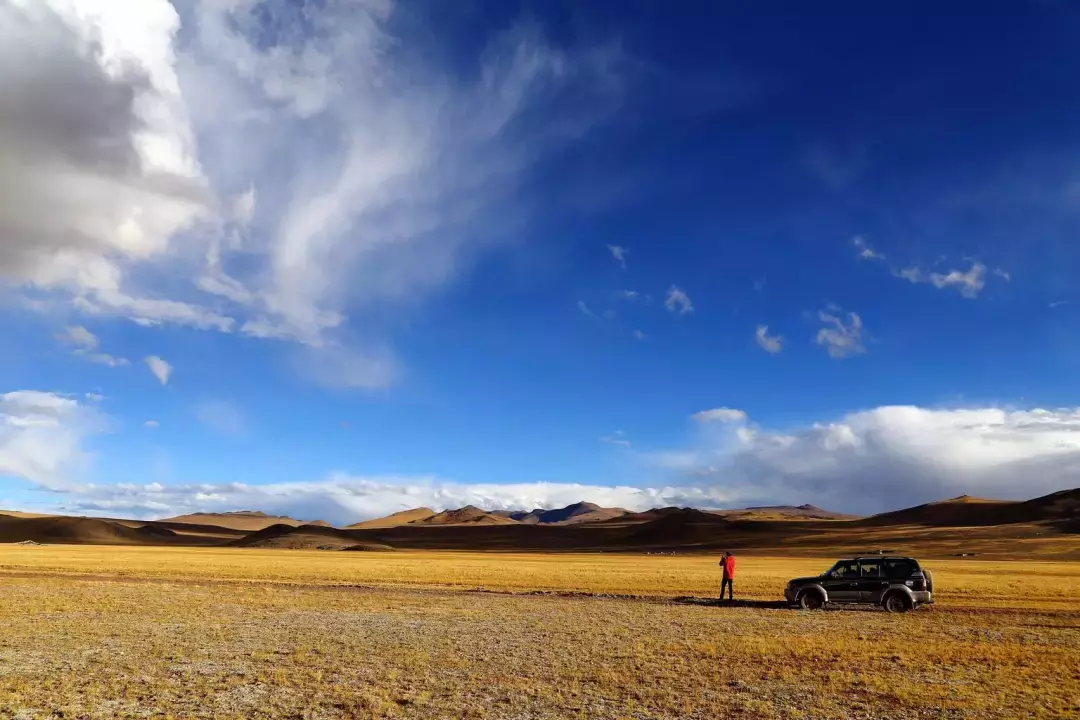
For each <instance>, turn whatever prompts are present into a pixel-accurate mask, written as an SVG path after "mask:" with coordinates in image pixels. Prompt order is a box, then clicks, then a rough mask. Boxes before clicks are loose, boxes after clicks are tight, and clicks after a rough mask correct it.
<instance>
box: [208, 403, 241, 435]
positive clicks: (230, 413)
mask: <svg viewBox="0 0 1080 720" xmlns="http://www.w3.org/2000/svg"><path fill="white" fill-rule="evenodd" d="M195 418H196V419H197V420H198V421H199V422H201V423H202V424H203V425H206V426H207V427H209V428H210V429H212V430H213V431H214V432H216V433H218V434H220V435H229V436H232V437H240V436H243V435H246V434H247V432H248V419H247V415H246V414H245V413H244V411H243V410H241V409H240V406H239V405H237V404H236V403H234V402H230V401H228V400H217V399H213V398H207V399H204V400H200V401H199V402H198V403H196V405H195Z"/></svg>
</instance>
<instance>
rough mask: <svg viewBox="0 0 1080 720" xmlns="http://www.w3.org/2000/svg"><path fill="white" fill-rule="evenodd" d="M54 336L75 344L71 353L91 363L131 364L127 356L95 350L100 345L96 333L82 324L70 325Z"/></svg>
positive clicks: (65, 342)
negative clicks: (117, 355)
mask: <svg viewBox="0 0 1080 720" xmlns="http://www.w3.org/2000/svg"><path fill="white" fill-rule="evenodd" d="M56 337H57V339H58V340H60V342H62V343H64V344H67V345H74V346H75V349H74V350H73V351H72V354H73V355H78V356H79V357H82V358H85V359H86V360H88V361H90V362H92V363H96V364H98V365H107V366H109V367H123V366H125V365H130V364H131V363H130V361H128V359H127V358H122V357H116V356H114V355H109V354H108V353H103V352H97V351H96V350H97V348H98V346H99V345H100V341H99V340H98V338H97V336H96V335H94V334H93V333H92V332H90V331H89V330H87V329H86V328H85V327H83V326H82V325H70V326H68V327H67V328H65V329H64V332H63V333H60V334H58V335H57V336H56Z"/></svg>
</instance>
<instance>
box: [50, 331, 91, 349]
mask: <svg viewBox="0 0 1080 720" xmlns="http://www.w3.org/2000/svg"><path fill="white" fill-rule="evenodd" d="M56 339H57V340H59V341H60V342H63V343H67V344H69V345H76V346H78V347H81V348H84V349H86V350H93V349H94V348H96V347H97V346H98V339H97V336H96V335H94V333H92V332H90V331H89V330H87V329H86V328H84V327H83V326H82V325H69V326H68V327H66V328H64V332H63V333H61V334H58V335H57V336H56Z"/></svg>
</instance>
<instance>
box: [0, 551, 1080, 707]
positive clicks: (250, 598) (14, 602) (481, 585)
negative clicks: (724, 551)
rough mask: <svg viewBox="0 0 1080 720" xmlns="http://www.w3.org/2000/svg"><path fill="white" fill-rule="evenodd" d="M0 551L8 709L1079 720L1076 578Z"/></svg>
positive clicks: (504, 557)
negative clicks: (728, 575) (815, 599)
mask: <svg viewBox="0 0 1080 720" xmlns="http://www.w3.org/2000/svg"><path fill="white" fill-rule="evenodd" d="M739 559H740V565H739V570H738V576H737V584H736V588H737V596H738V597H737V602H736V603H735V604H734V605H732V606H725V605H717V604H715V603H714V602H713V601H712V599H711V598H712V597H713V596H714V595H715V594H716V585H717V572H716V560H715V558H714V557H713V556H711V555H677V556H670V555H642V554H635V555H630V554H615V553H593V554H572V553H566V554H524V553H514V554H509V553H508V554H503V553H464V552H448V551H411V550H406V551H398V552H394V553H363V552H360V553H341V552H337V553H319V552H312V551H299V550H297V551H293V550H280V549H278V550H259V549H242V548H177V547H127V546H90V545H66V546H33V545H4V546H0V623H2V626H3V627H4V633H3V635H2V637H0V717H4V718H20V719H23V720H28V719H30V718H88V719H89V718H136V717H150V718H176V719H178V720H179V719H181V718H220V719H225V718H296V719H301V718H432V717H435V718H492V719H496V718H498V719H510V718H515V719H517V718H610V719H612V720H614V719H616V718H714V717H741V718H891V717H900V716H903V717H920V718H939V717H948V718H980V719H981V718H1016V717H1046V718H1051V717H1069V716H1080V564H1078V563H1074V562H1048V561H1034V560H1025V559H1014V560H995V561H984V560H966V559H952V558H949V559H940V560H928V561H927V563H926V564H927V566H928V567H930V568H931V569H932V570H933V571H934V575H935V583H936V585H937V598H938V599H937V603H936V605H935V606H934V607H933V608H924V609H920V610H918V611H916V612H913V613H908V614H905V615H889V614H887V613H884V612H882V611H880V610H871V609H846V610H826V611H820V612H803V611H797V610H789V609H786V608H782V607H781V606H780V603H778V602H777V601H778V600H779V599H780V597H781V592H782V589H783V586H784V583H785V582H786V580H787V579H789V578H791V577H794V576H797V575H806V574H810V573H817V572H820V571H821V570H824V569H825V568H826V567H827V566H828V564H829V560H828V559H823V558H820V557H818V558H795V557H767V556H752V555H746V556H740V558H739Z"/></svg>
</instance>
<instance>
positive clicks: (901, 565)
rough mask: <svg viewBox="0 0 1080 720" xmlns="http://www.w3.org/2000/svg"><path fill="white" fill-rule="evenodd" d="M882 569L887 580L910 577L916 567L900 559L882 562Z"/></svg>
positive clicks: (910, 562) (908, 561) (909, 561)
mask: <svg viewBox="0 0 1080 720" xmlns="http://www.w3.org/2000/svg"><path fill="white" fill-rule="evenodd" d="M882 569H883V570H884V571H885V577H887V578H907V577H911V575H912V574H913V573H914V572H915V570H916V569H917V566H916V565H915V563H914V562H912V561H911V560H906V559H903V558H901V559H898V560H885V561H883V562H882Z"/></svg>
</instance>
